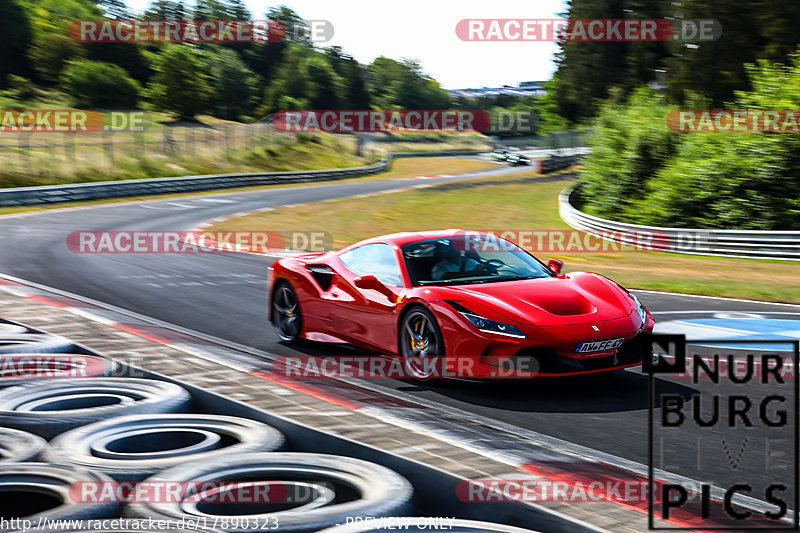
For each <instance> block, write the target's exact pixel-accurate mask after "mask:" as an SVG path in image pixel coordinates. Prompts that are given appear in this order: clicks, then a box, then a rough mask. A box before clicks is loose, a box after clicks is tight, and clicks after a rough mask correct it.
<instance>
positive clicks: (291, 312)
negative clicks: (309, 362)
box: [272, 281, 303, 343]
mask: <svg viewBox="0 0 800 533" xmlns="http://www.w3.org/2000/svg"><path fill="white" fill-rule="evenodd" d="M272 323H273V325H274V326H275V330H276V331H277V332H278V338H280V340H281V341H283V342H287V343H293V342H297V341H298V340H300V332H301V331H302V329H303V315H302V313H301V312H300V302H299V301H298V299H297V294H296V293H295V292H294V289H292V286H291V285H289V283H287V282H285V281H282V282H280V284H279V285H278V286H277V287H276V288H275V292H274V293H273V295H272Z"/></svg>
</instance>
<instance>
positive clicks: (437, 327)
mask: <svg viewBox="0 0 800 533" xmlns="http://www.w3.org/2000/svg"><path fill="white" fill-rule="evenodd" d="M561 267H562V263H561V262H560V261H558V260H555V259H551V260H550V261H549V263H548V265H545V264H543V263H542V262H541V261H539V260H538V259H536V258H535V257H533V256H532V255H530V254H529V253H528V252H526V251H525V250H523V249H521V248H519V247H517V246H516V245H515V244H513V243H510V242H508V241H505V240H503V239H500V238H498V237H496V236H494V235H492V234H488V233H483V232H472V231H464V230H439V231H423V232H417V233H395V234H391V235H383V236H380V237H374V238H371V239H367V240H364V241H361V242H357V243H355V244H352V245H350V246H348V247H346V248H344V249H342V250H339V251H333V252H325V253H316V254H306V255H300V256H296V257H291V258H282V259H279V260H277V261H275V262H274V263H272V265H271V266H270V268H269V280H270V284H269V297H270V306H269V313H270V316H269V318H270V320H271V321H272V323H273V324H274V326H275V328H276V329H277V333H278V336H279V337H280V339H281V340H282V341H284V342H293V341H297V340H299V339H301V338H303V339H308V340H312V341H329V342H346V343H350V344H353V345H356V346H360V347H363V348H367V349H369V350H375V351H379V352H381V353H382V354H385V355H389V356H393V357H399V358H401V360H402V362H403V365H404V367H405V369H406V371H407V373H408V375H410V376H411V377H414V378H417V379H428V378H431V377H438V376H436V375H435V371H436V368H437V367H436V366H435V365H430V364H426V363H427V362H428V361H433V360H439V361H442V362H443V363H444V364H445V365H446V368H448V369H450V368H459V369H466V368H469V374H468V376H469V377H474V378H490V377H508V378H533V377H543V376H563V375H570V374H582V373H591V372H601V371H606V370H612V369H616V368H624V367H630V366H635V365H639V364H641V362H642V357H643V349H642V346H643V344H644V343H642V342H641V339H642V334H643V333H646V332H651V331H652V329H653V325H654V320H653V317H652V316H651V315H650V313H649V312H648V311H647V309H645V307H644V306H643V305H642V304H641V303H640V302H639V300H638V299H637V298H636V296H634V295H633V294H631V293H629V292H628V291H627V290H625V289H624V288H622V287H621V286H620V285H618V284H617V283H615V282H613V281H612V280H610V279H608V278H606V277H604V276H601V275H599V274H594V273H589V272H571V273H562V272H561Z"/></svg>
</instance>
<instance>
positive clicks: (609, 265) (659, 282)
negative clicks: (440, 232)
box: [210, 172, 800, 303]
mask: <svg viewBox="0 0 800 533" xmlns="http://www.w3.org/2000/svg"><path fill="white" fill-rule="evenodd" d="M526 176H527V177H533V176H534V174H533V173H532V172H531V173H520V174H517V175H515V176H514V177H503V178H500V179H494V180H491V179H486V178H481V179H480V180H473V181H472V183H470V182H458V183H450V184H447V185H444V186H441V187H429V188H423V189H414V190H409V191H402V192H397V193H392V194H384V195H378V196H372V197H369V198H352V199H344V200H336V201H332V202H321V203H314V204H308V205H305V206H300V207H293V208H282V209H278V210H275V211H270V212H266V213H259V214H254V215H249V216H245V217H241V218H235V219H230V220H228V221H225V222H222V223H221V224H218V225H216V226H214V227H213V228H210V229H211V230H223V231H230V230H244V231H307V230H308V231H312V230H324V231H327V232H329V233H330V234H331V235H332V237H333V239H334V243H335V247H342V246H344V245H346V244H348V243H351V242H354V241H357V240H360V239H363V238H366V237H370V236H374V235H380V234H383V233H391V232H396V231H416V230H426V229H442V228H465V229H478V230H492V231H500V230H564V229H569V228H568V226H566V224H564V222H563V221H562V220H561V218H560V217H559V215H558V194H559V192H560V191H561V190H563V189H564V188H565V187H567V186H569V185H571V184H572V177H571V176H572V175H571V174H568V173H565V174H562V175H561V176H560V177H559V176H555V177H552V178H543V179H540V180H528V181H526V182H520V180H521V179H524V178H525V177H526ZM464 185H467V186H464ZM537 255H541V256H542V257H541V258H543V259H546V258H547V257H556V258H559V259H562V260H563V261H564V262H565V263H566V269H567V270H588V271H596V272H600V273H602V274H604V275H607V276H609V277H611V278H613V279H615V280H616V281H618V282H620V283H622V284H623V285H625V286H628V287H632V288H639V289H650V290H659V291H667V292H685V293H692V294H704V295H709V296H725V297H732V298H747V299H757V300H769V301H776V302H790V303H800V282H798V280H799V279H800V264H797V263H792V262H784V261H761V260H751V259H734V258H718V257H703V256H690V255H683V254H672V253H664V252H645V251H620V252H616V253H592V252H581V253H569V254H564V253H551V254H546V253H544V254H537Z"/></svg>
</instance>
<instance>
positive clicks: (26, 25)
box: [0, 0, 32, 87]
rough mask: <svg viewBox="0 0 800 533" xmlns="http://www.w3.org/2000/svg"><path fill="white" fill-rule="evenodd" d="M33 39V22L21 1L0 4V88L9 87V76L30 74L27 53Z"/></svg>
mask: <svg viewBox="0 0 800 533" xmlns="http://www.w3.org/2000/svg"><path fill="white" fill-rule="evenodd" d="M31 39H32V32H31V22H30V19H29V17H28V15H27V14H26V13H25V10H24V9H23V8H22V5H21V4H20V3H19V0H3V1H2V2H0V50H2V51H3V52H2V53H0V87H7V82H8V79H7V78H8V75H9V74H17V75H21V76H27V75H28V74H29V66H28V61H27V57H28V56H27V53H26V52H27V50H28V47H29V46H30V43H31Z"/></svg>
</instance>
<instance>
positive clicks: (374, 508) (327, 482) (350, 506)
mask: <svg viewBox="0 0 800 533" xmlns="http://www.w3.org/2000/svg"><path fill="white" fill-rule="evenodd" d="M156 480H164V481H166V480H169V481H187V480H203V481H226V482H236V481H268V480H275V481H287V482H309V483H312V484H313V483H317V484H320V485H323V486H327V487H333V490H334V492H335V493H336V494H335V497H336V500H335V501H334V503H333V504H331V505H324V506H319V507H314V508H311V509H308V508H307V506H303V508H299V507H298V508H295V509H291V508H290V509H283V510H278V511H277V512H276V511H275V510H274V509H269V510H268V511H267V512H261V513H259V512H254V509H253V508H250V509H249V510H247V511H244V512H246V513H247V514H246V515H247V516H251V517H252V516H259V517H267V516H269V517H274V519H275V520H277V521H278V523H279V524H280V529H279V531H281V532H284V533H285V532H291V533H300V532H303V533H305V532H315V531H318V530H320V529H324V528H326V527H332V526H334V525H336V524H340V523H343V522H344V521H345V520H346V519H347V517H366V516H391V515H394V514H402V513H404V512H405V511H408V510H409V509H410V505H411V492H412V489H411V484H410V483H409V482H408V481H406V479H405V478H404V477H402V476H401V475H400V474H397V473H396V472H394V471H392V470H389V469H388V468H385V467H383V466H380V465H377V464H374V463H369V462H367V461H362V460H360V459H353V458H350V457H343V456H338V455H325V454H317V453H282V452H278V453H254V454H245V455H241V456H238V457H232V458H228V459H223V460H220V461H217V462H215V463H214V464H194V463H192V464H185V465H183V466H178V467H175V468H170V469H168V470H165V471H163V472H161V473H160V474H158V475H156V476H154V477H151V478H149V480H148V481H156ZM261 511H264V508H263V506H262V509H261ZM124 514H125V516H130V517H138V518H147V517H152V518H154V519H173V520H175V519H177V520H180V519H182V518H186V519H191V518H198V516H203V515H199V514H193V513H189V512H188V511H187V507H185V506H183V505H181V503H146V504H141V503H134V504H131V505H128V506H126V508H125V511H124ZM205 516H210V517H211V518H209V522H213V521H214V518H213V517H214V516H225V517H227V518H233V517H234V516H236V515H232V514H231V513H226V514H225V515H214V514H211V513H208V512H206V514H205ZM222 529H225V530H226V531H229V532H234V531H247V525H246V524H245V525H244V528H243V529H237V528H236V527H231V528H228V527H223V528H222Z"/></svg>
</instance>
